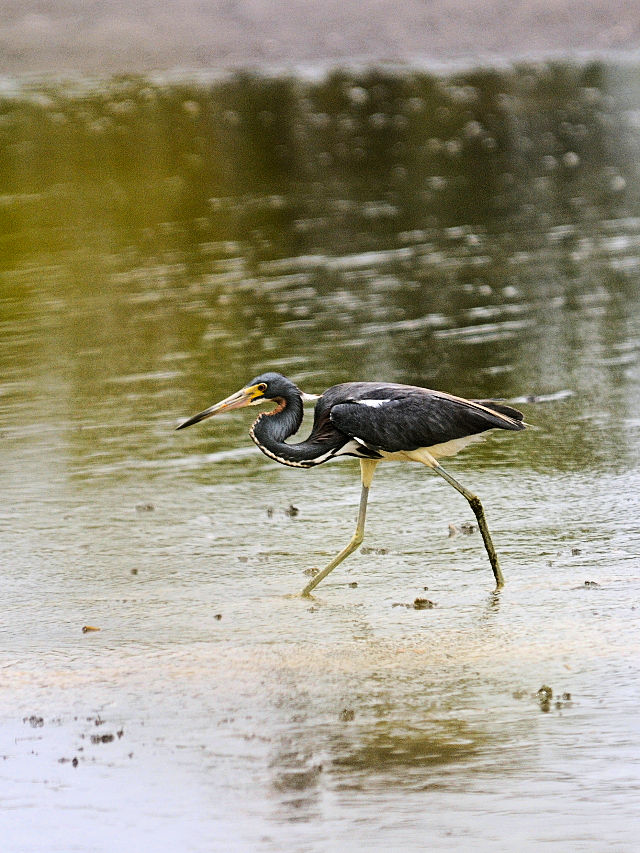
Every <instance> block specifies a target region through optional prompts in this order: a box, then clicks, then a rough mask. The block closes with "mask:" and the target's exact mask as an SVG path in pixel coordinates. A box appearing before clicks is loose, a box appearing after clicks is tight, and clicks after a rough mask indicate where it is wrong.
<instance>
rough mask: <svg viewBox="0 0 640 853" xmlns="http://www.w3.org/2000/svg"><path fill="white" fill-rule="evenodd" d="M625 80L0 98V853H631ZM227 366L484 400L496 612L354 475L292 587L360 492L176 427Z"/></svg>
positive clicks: (631, 315)
mask: <svg viewBox="0 0 640 853" xmlns="http://www.w3.org/2000/svg"><path fill="white" fill-rule="evenodd" d="M637 79H638V74H637V71H636V69H633V68H615V67H613V66H601V65H591V66H586V67H576V66H562V65H554V66H547V65H536V66H527V67H522V68H518V69H513V70H510V71H501V72H499V73H498V72H493V71H483V72H475V73H473V74H469V75H466V76H463V77H458V78H455V79H453V78H451V79H445V78H436V77H431V76H429V75H425V74H418V73H412V72H403V73H402V74H401V73H386V72H382V71H372V72H369V73H366V74H364V73H363V74H362V75H354V74H353V73H351V72H349V73H346V72H345V73H343V74H339V73H336V74H335V75H333V76H330V77H328V78H326V79H325V78H323V79H322V80H306V81H305V80H293V79H287V80H281V79H263V78H258V77H249V76H244V77H233V78H229V79H228V80H225V81H220V82H218V83H216V84H215V85H213V84H212V85H204V84H195V83H193V82H189V81H186V80H185V81H175V80H173V81H166V80H160V79H119V80H112V81H86V80H80V81H78V80H76V81H73V82H53V83H32V82H29V83H25V82H22V83H18V82H16V81H13V82H12V84H11V86H9V85H8V84H7V85H5V86H4V89H3V91H4V96H3V99H2V101H1V103H0V134H1V137H2V138H1V142H2V144H1V145H0V151H1V152H2V153H1V157H2V164H1V168H0V175H1V176H2V177H1V178H0V180H1V181H2V182H3V184H2V189H1V192H2V196H1V198H0V202H1V203H0V222H1V223H2V230H1V231H0V285H1V288H2V290H1V293H0V298H1V302H0V306H1V307H0V312H1V313H0V330H1V334H0V375H1V377H2V383H1V385H0V412H1V414H2V420H1V426H0V467H1V470H2V471H3V494H4V501H3V502H2V504H1V505H0V526H1V530H2V539H1V544H0V547H1V549H2V550H1V553H0V560H1V565H2V578H3V605H4V606H3V619H2V620H1V623H0V637H1V644H0V650H1V653H0V667H1V673H2V678H1V679H0V759H1V760H0V803H1V805H2V808H1V809H0V831H1V834H2V837H3V839H5V842H4V846H3V849H7V850H11V851H16V853H21V851H29V853H33V851H47V853H54V851H65V853H67V851H76V850H77V851H83V853H84V851H89V850H91V851H94V850H95V851H103V850H104V851H106V850H113V849H120V848H122V849H124V848H125V847H126V848H127V849H143V848H144V849H154V850H155V851H164V850H167V851H175V850H181V851H211V850H221V851H222V850H224V851H234V850H238V851H245V850H259V851H277V850H282V849H288V850H289V849H290V850H296V851H297V850H300V851H302V850H304V851H326V850H353V851H359V850H362V851H365V850H367V851H369V850H379V849H380V850H381V849H388V848H390V847H391V848H393V849H402V850H409V851H410V850H423V849H436V850H438V849H442V850H451V849H465V848H466V847H470V846H471V845H474V847H476V848H478V849H482V850H513V849H514V847H516V846H518V847H519V848H520V849H523V850H532V849H534V848H539V847H543V848H545V849H558V850H559V849H562V850H566V849H571V850H589V851H591V850H593V851H604V850H611V851H631V850H634V849H637V837H638V833H639V831H640V825H639V824H640V821H639V820H638V814H637V811H638V810H637V802H638V795H639V788H640V757H639V756H640V753H639V751H638V745H637V706H638V687H637V685H638V675H639V669H640V667H639V665H638V661H639V660H640V657H639V654H638V652H639V651H640V649H639V646H640V635H639V633H638V629H637V611H636V608H637V601H638V592H639V590H640V570H639V568H638V566H639V563H638V560H639V552H640V535H639V532H638V521H637V519H638V504H639V502H640V498H639V497H638V495H639V488H638V486H639V485H640V484H639V480H640V474H639V471H638V465H637V459H638V450H639V449H640V418H639V417H638V414H637V412H638V406H639V404H640V388H639V382H638V379H639V378H640V366H639V357H640V311H639V308H640V288H639V283H640V205H639V203H638V198H639V195H638V189H639V181H638V167H637V162H638V157H637V155H638V153H639V151H638V149H639V148H640V132H639V130H638V128H639V127H640V125H639V124H638V115H640V111H639V110H640V98H639V91H640V90H639V88H638V85H637V83H636V81H637ZM12 87H13V88H12ZM265 369H277V370H280V371H281V372H283V373H286V374H287V375H289V376H291V378H293V379H294V380H296V381H297V382H299V384H300V385H301V386H302V387H303V388H304V389H305V390H307V391H309V392H319V391H322V390H323V388H325V387H327V386H328V385H330V384H332V383H334V382H338V381H343V380H345V379H350V378H361V379H390V380H395V381H403V382H414V383H419V384H424V385H427V386H430V387H438V388H443V389H446V390H450V391H453V392H455V393H458V394H461V395H464V396H469V397H478V398H486V397H492V396H494V397H500V398H506V399H508V400H511V401H514V402H515V405H518V406H521V407H522V409H523V410H524V412H525V416H526V419H527V421H528V422H529V423H530V424H531V428H530V429H528V430H527V431H526V432H525V433H521V434H518V435H514V434H507V433H504V434H499V435H495V436H494V437H492V438H491V439H490V440H489V441H487V442H486V443H484V444H481V445H477V446H475V447H472V448H470V449H468V450H467V451H465V453H464V454H461V455H460V456H459V457H457V458H456V459H455V460H452V461H450V462H449V464H448V467H449V469H450V470H451V471H452V473H454V475H455V476H456V477H458V479H460V480H462V482H464V483H465V484H467V485H468V486H469V487H470V488H472V489H474V490H476V491H477V492H478V494H479V495H480V496H481V498H482V500H483V503H484V506H485V509H486V512H487V516H488V520H489V524H490V527H491V530H492V532H493V535H494V540H495V543H496V547H497V549H498V551H499V553H500V555H501V560H502V565H503V570H504V573H505V576H506V580H507V584H506V586H505V588H504V590H502V591H501V592H500V593H499V594H495V593H493V592H492V584H491V580H492V578H491V574H490V567H489V565H488V562H487V559H486V555H485V553H484V550H483V548H482V543H481V541H480V539H479V536H478V534H477V533H475V534H474V535H464V534H463V533H462V532H459V533H458V534H457V535H456V536H453V537H450V536H449V525H450V524H454V525H455V526H456V527H457V528H458V529H459V528H460V526H461V525H462V524H463V523H464V522H465V521H469V520H472V519H470V518H469V516H470V511H469V508H468V506H467V505H466V503H465V501H464V500H463V499H462V498H461V497H460V496H459V495H458V494H457V493H456V492H455V491H453V490H452V489H450V488H449V487H447V486H446V484H445V483H443V482H441V481H440V480H439V479H438V478H436V477H433V476H432V475H430V474H429V472H428V471H427V470H426V469H423V468H421V467H419V466H411V465H406V464H404V465H402V464H391V463H389V464H386V465H383V466H380V468H379V469H378V471H377V473H376V477H375V480H374V483H373V487H372V492H371V501H370V510H369V518H368V527H367V537H366V539H365V543H364V547H363V549H362V550H361V552H359V553H358V554H356V555H354V556H352V557H351V558H350V559H349V560H348V561H347V562H346V563H345V564H343V565H342V566H340V567H339V568H338V569H336V571H335V573H334V574H332V575H331V576H330V577H329V578H328V579H327V580H326V581H325V582H323V584H322V585H321V586H319V587H318V589H317V590H316V595H315V597H314V598H313V599H311V600H303V599H301V598H299V597H296V596H295V593H296V592H297V591H299V590H300V589H301V587H302V586H303V585H304V584H305V582H306V580H307V575H305V574H304V570H305V569H308V568H309V567H312V566H316V565H323V564H324V563H326V562H327V561H328V559H329V558H330V557H331V556H332V555H333V554H334V553H335V552H336V551H337V550H339V548H340V547H342V545H343V544H344V543H345V542H346V541H347V540H348V538H349V536H350V535H351V532H352V529H353V526H354V524H355V515H356V510H357V502H358V497H359V483H358V466H357V463H356V462H354V461H348V460H346V461H342V462H340V463H335V464H333V465H331V466H329V465H327V466H324V467H320V468H318V469H316V470H313V471H297V470H295V469H288V468H284V467H281V466H278V465H275V464H274V463H272V462H270V461H269V460H268V459H266V458H265V457H263V456H262V455H260V453H259V452H258V451H257V449H255V448H254V447H253V445H252V444H251V442H250V440H249V439H248V436H247V429H248V426H249V424H250V420H251V415H250V414H247V413H233V414H230V415H228V416H220V417H219V418H218V419H216V420H215V421H208V422H206V423H205V424H202V425H198V426H194V427H192V428H190V429H189V430H187V431H185V432H180V433H176V432H175V431H174V427H175V426H176V425H177V424H178V423H179V422H180V420H181V419H182V418H184V417H185V416H187V415H189V414H191V413H193V412H195V411H198V410H200V409H202V408H204V407H205V406H207V405H209V404H210V403H212V402H214V401H215V400H217V399H220V398H221V397H224V396H226V395H227V394H229V393H231V392H232V391H234V390H236V388H238V387H240V386H241V385H242V384H244V383H245V382H246V381H248V380H249V379H250V378H251V377H252V376H254V375H255V374H257V373H259V372H261V371H262V370H265ZM310 415H311V411H310V410H308V413H307V420H309V418H310ZM292 506H293V507H295V508H296V509H297V510H298V512H297V513H295V511H292V510H291V509H290V508H291V507H292ZM354 584H357V585H354ZM418 597H420V598H428V599H429V600H431V601H432V602H433V603H434V605H435V606H434V607H432V608H429V609H425V610H416V609H414V608H413V607H412V606H411V605H412V604H413V602H414V600H415V599H416V598H418ZM405 605H409V606H405ZM85 625H89V626H94V627H98V628H100V631H98V632H88V633H84V634H83V633H82V627H83V626H85ZM543 686H544V687H550V688H551V689H552V692H553V695H552V696H551V697H549V694H548V691H544V690H543V691H542V692H541V693H540V692H539V691H540V688H542V687H543ZM103 736H106V737H105V738H103ZM74 760H75V761H74ZM74 764H75V766H74ZM7 839H8V840H7Z"/></svg>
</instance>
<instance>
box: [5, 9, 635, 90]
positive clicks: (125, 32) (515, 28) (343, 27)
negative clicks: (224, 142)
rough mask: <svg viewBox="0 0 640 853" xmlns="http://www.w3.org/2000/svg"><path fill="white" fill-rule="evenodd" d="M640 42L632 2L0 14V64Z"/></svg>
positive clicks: (560, 50) (307, 58) (508, 53)
mask: <svg viewBox="0 0 640 853" xmlns="http://www.w3.org/2000/svg"><path fill="white" fill-rule="evenodd" d="M639 44H640V3H638V2H624V3H616V4H611V3H605V2H601V0H600V2H597V0H555V2H544V1H543V0H534V2H528V3H516V4H514V3H511V2H504V0H493V2H483V0H471V2H465V0H435V2H430V3H424V2H422V0H408V2H405V3H402V4H400V5H398V4H396V3H390V2H388V0H387V2H378V1H377V0H365V1H364V2H360V3H355V2H353V0H352V2H350V3H341V2H337V0H330V2H326V3H323V4H318V3H315V2H312V0H299V2H294V3H273V2H266V0H241V1H240V2H234V0H229V2H226V3H210V4H203V3H201V2H198V0H184V1H183V2H170V3H166V2H160V0H147V2H144V3H137V4H134V5H133V6H132V5H131V4H129V3H124V2H122V0H106V2H100V3H96V2H84V0H66V2H52V0H40V2H29V3H24V2H23V0H8V2H5V3H3V10H2V15H1V16H0V73H4V74H17V73H31V72H36V73H44V72H60V71H79V72H84V73H87V72H92V73H114V72H132V71H134V72H135V71H150V70H155V69H170V68H181V69H190V70H199V69H224V68H234V67H239V66H252V65H258V66H268V67H271V66H276V67H282V66H284V67H292V66H304V65H305V64H313V65H317V64H340V63H345V62H353V61H356V62H358V61H363V62H372V61H375V62H380V61H386V62H392V63H398V62H399V63H404V62H410V63H426V64H428V65H438V64H442V63H445V64H448V63H462V64H466V63H475V62H478V61H481V62H487V63H492V62H495V61H496V60H497V59H500V60H504V59H507V60H513V59H518V58H524V57H531V56H543V55H544V56H546V55H554V54H555V55H564V56H566V55H568V54H569V55H572V54H582V53H592V52H593V53H607V54H609V53H611V52H633V51H637V50H638V46H639Z"/></svg>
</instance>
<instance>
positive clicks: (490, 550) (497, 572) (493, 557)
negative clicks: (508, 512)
mask: <svg viewBox="0 0 640 853" xmlns="http://www.w3.org/2000/svg"><path fill="white" fill-rule="evenodd" d="M434 461H435V460H434ZM432 467H433V470H434V471H435V472H436V473H437V474H440V476H441V477H442V478H443V479H445V480H446V481H447V483H449V484H450V485H452V486H453V488H454V489H457V490H458V491H459V492H460V494H461V495H464V496H465V498H466V499H467V500H468V501H469V506H470V507H471V509H472V510H473V512H474V514H475V517H476V518H477V519H478V527H479V528H480V533H481V534H482V539H483V541H484V547H485V548H486V549H487V554H488V556H489V562H490V563H491V568H492V569H493V576H494V577H495V579H496V587H497V588H500V587H501V586H504V577H503V575H502V570H501V569H500V563H499V562H498V555H497V554H496V549H495V548H494V547H493V542H492V541H491V534H490V533H489V527H488V525H487V519H486V518H485V516H484V510H483V508H482V504H481V503H480V498H479V497H478V496H477V495H474V494H473V492H470V491H469V489H465V487H464V486H463V485H462V484H461V483H459V482H458V481H457V480H456V479H454V478H453V477H452V476H451V474H449V473H448V472H447V471H445V470H444V468H443V467H442V466H441V465H439V464H438V463H437V462H436V464H435V465H434V466H432Z"/></svg>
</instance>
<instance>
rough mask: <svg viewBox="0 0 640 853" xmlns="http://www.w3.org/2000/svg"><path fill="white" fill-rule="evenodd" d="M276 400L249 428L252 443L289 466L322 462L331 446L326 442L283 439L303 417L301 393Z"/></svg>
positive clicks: (307, 465) (294, 429)
mask: <svg viewBox="0 0 640 853" xmlns="http://www.w3.org/2000/svg"><path fill="white" fill-rule="evenodd" d="M276 402H277V403H278V406H277V408H275V409H274V410H273V411H272V412H263V413H262V414H261V415H260V416H259V417H258V418H257V419H256V421H255V423H254V424H253V426H252V427H251V429H250V430H249V435H250V436H251V438H252V439H253V441H254V442H255V444H257V445H258V447H259V448H260V450H261V451H262V452H263V453H264V454H265V456H269V457H270V458H271V459H275V460H276V462H281V463H282V464H283V465H289V466H291V467H292V468H311V467H312V466H314V465H319V464H320V463H321V462H324V461H325V458H327V455H328V450H330V449H331V448H327V446H326V444H321V443H319V442H315V441H308V440H307V441H301V442H299V443H298V444H287V443H286V441H285V439H287V438H289V437H290V436H292V435H294V434H295V433H296V432H297V431H298V430H299V429H300V424H301V423H302V418H303V405H302V397H301V396H300V395H299V394H291V395H287V397H281V398H279V399H277V400H276ZM320 457H324V458H320Z"/></svg>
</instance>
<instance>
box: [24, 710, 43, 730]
mask: <svg viewBox="0 0 640 853" xmlns="http://www.w3.org/2000/svg"><path fill="white" fill-rule="evenodd" d="M22 722H23V723H29V725H30V726H31V728H32V729H41V728H42V727H43V726H44V717H38V716H37V715H36V714H32V715H31V716H30V717H23V718H22Z"/></svg>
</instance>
